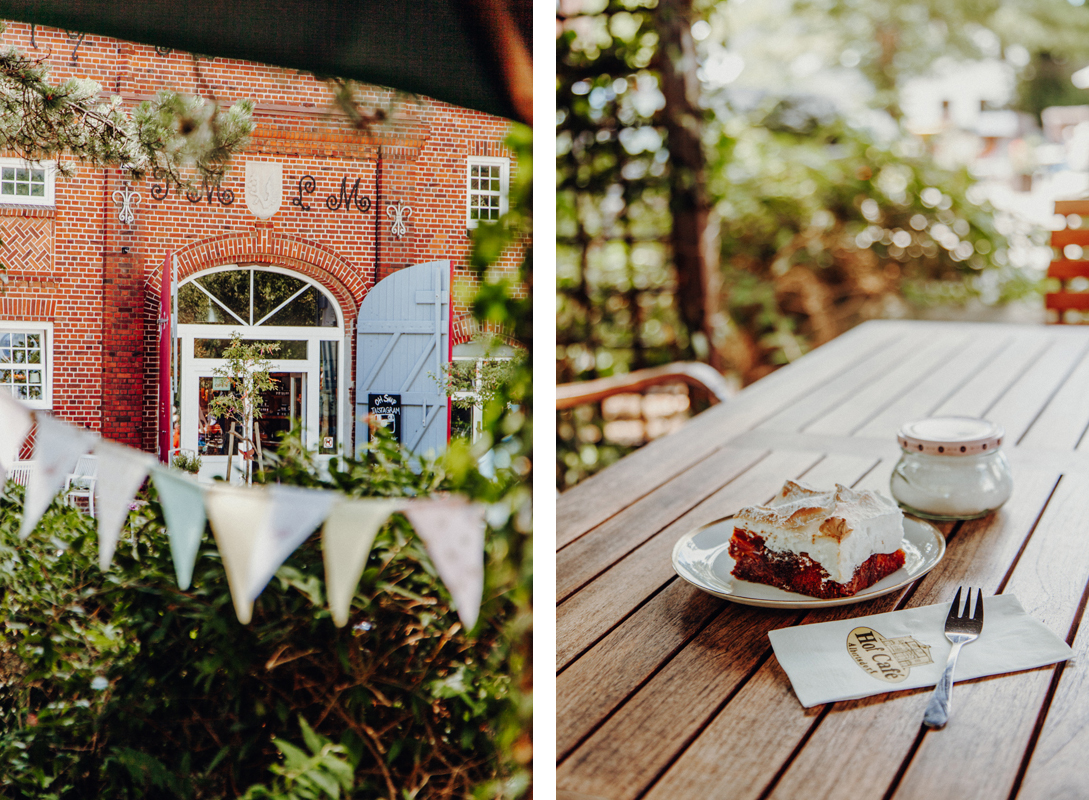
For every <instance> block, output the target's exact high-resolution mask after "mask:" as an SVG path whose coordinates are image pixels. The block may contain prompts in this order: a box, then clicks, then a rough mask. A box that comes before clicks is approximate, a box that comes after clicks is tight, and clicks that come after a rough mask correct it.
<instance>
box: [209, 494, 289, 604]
mask: <svg viewBox="0 0 1089 800" xmlns="http://www.w3.org/2000/svg"><path fill="white" fill-rule="evenodd" d="M271 509H272V501H271V499H270V498H269V495H268V492H267V491H265V490H263V489H243V488H241V487H233V486H216V487H213V488H210V489H208V491H206V492H205V494H204V510H205V511H206V512H207V513H208V521H209V522H210V523H212V533H213V534H215V537H216V546H217V547H218V548H219V555H220V557H221V558H222V559H223V568H224V569H225V570H226V572H227V585H228V587H230V590H231V599H232V600H234V610H235V613H236V614H237V615H238V621H239V622H241V623H242V624H243V625H247V624H249V621H250V619H251V618H252V617H253V599H252V598H249V597H247V596H246V588H247V587H248V586H249V585H250V580H249V573H250V564H251V563H253V549H254V546H255V545H256V544H257V543H258V542H259V541H260V539H261V537H262V531H263V530H264V528H265V526H266V525H268V515H269V512H270V510H271Z"/></svg>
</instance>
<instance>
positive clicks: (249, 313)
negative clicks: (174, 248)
mask: <svg viewBox="0 0 1089 800" xmlns="http://www.w3.org/2000/svg"><path fill="white" fill-rule="evenodd" d="M178 322H179V323H181V324H194V325H238V324H242V325H248V326H258V325H275V326H292V327H294V326H298V327H319V328H335V327H337V326H338V324H339V323H338V320H337V312H336V304H335V303H334V302H333V300H332V298H330V297H329V295H327V294H326V293H325V291H324V290H322V289H321V288H320V287H319V286H318V285H317V284H316V283H313V282H312V281H309V280H306V279H304V278H300V277H296V276H294V275H287V274H285V273H283V272H277V271H273V270H268V269H262V268H260V267H241V268H239V267H227V268H224V269H219V270H215V271H212V272H205V273H203V274H201V275H198V276H196V277H195V278H192V279H190V280H188V281H186V282H185V283H183V284H182V285H181V286H180V287H179V288H178Z"/></svg>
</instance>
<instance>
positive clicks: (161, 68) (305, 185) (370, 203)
mask: <svg viewBox="0 0 1089 800" xmlns="http://www.w3.org/2000/svg"><path fill="white" fill-rule="evenodd" d="M73 36H74V35H73V34H69V33H67V32H65V31H61V30H56V29H50V28H42V27H36V28H34V29H32V28H31V26H30V25H27V24H22V23H9V24H8V27H7V30H6V32H4V33H3V34H2V36H0V42H2V44H3V45H4V46H9V45H14V46H16V47H18V48H19V49H20V50H22V51H23V52H25V53H26V54H28V55H31V56H40V57H44V58H46V60H47V61H48V63H49V64H50V67H51V73H50V74H51V79H52V80H53V81H54V82H55V81H58V80H61V79H65V78H68V77H83V78H90V79H92V80H94V81H97V82H98V83H100V84H101V85H102V87H103V91H104V93H106V94H109V95H114V94H116V95H120V97H121V98H122V99H123V101H124V102H125V103H126V105H130V106H131V105H135V104H136V103H138V102H139V101H141V100H144V99H147V98H150V97H152V96H154V94H155V93H156V92H157V91H159V90H160V89H171V90H175V91H180V92H185V93H190V94H196V95H199V96H201V97H204V98H207V99H215V100H216V101H218V102H219V103H220V104H221V105H222V106H223V107H226V106H229V105H230V104H231V103H232V102H234V101H235V100H238V99H243V98H248V99H250V100H252V101H253V102H254V103H255V112H254V120H255V122H256V130H255V133H254V135H253V136H252V138H251V140H250V142H249V144H248V146H247V147H246V149H245V150H244V152H242V153H241V154H239V155H238V156H237V157H236V158H235V160H234V162H233V163H232V168H231V170H230V172H229V174H228V176H227V178H226V179H225V180H224V182H223V184H222V186H221V187H220V188H219V189H218V190H214V191H210V192H209V191H200V192H197V193H192V194H189V195H188V196H186V194H184V193H182V192H179V191H178V190H177V188H176V187H173V186H165V185H163V184H161V183H156V182H155V181H154V180H151V179H148V180H145V181H142V182H140V183H130V182H129V181H128V180H127V179H126V178H125V177H124V175H123V174H122V172H121V171H120V170H117V169H96V168H91V167H87V166H82V165H81V166H79V167H78V170H77V173H76V175H75V177H73V178H69V179H64V178H59V177H56V176H55V174H54V171H53V169H52V168H51V165H49V164H44V165H27V164H25V163H24V162H21V161H19V160H17V159H12V158H4V159H0V238H2V240H3V245H4V246H3V248H2V250H0V262H2V263H4V264H5V265H6V266H7V270H8V272H7V285H6V289H5V290H4V292H3V293H2V294H0V337H4V336H7V338H0V389H3V388H7V389H8V390H10V391H13V392H14V393H15V394H16V396H21V397H23V398H24V399H26V400H27V401H28V402H29V403H30V404H31V405H34V406H37V407H39V408H46V409H51V410H52V411H53V412H54V413H55V414H56V415H57V416H58V417H61V418H63V419H66V420H69V421H71V422H74V423H77V424H79V425H82V426H85V427H87V428H90V429H92V430H95V431H99V432H100V433H101V434H102V435H104V436H107V437H109V438H111V439H114V440H116V441H120V442H123V443H126V444H129V445H132V446H135V447H140V448H142V449H145V450H148V451H155V449H156V435H157V424H156V406H157V403H158V391H157V384H158V380H159V364H160V362H159V358H158V356H157V348H158V343H159V325H158V319H159V315H160V307H159V289H160V285H161V280H162V269H163V266H164V264H165V263H168V261H167V258H168V255H171V257H172V258H173V259H174V260H175V262H176V265H177V285H178V287H179V289H178V294H179V300H178V302H179V306H178V312H179V317H178V319H177V323H178V326H177V327H178V329H179V330H180V331H181V332H180V333H179V337H180V342H179V343H178V346H177V348H176V349H175V353H176V354H177V353H180V354H181V357H180V359H179V358H177V357H176V358H175V360H176V361H178V362H180V363H178V364H177V369H178V370H179V374H178V378H179V382H178V384H177V391H178V398H179V403H178V405H179V408H178V419H177V422H178V424H179V425H180V429H179V431H178V436H179V440H178V444H180V445H181V446H182V447H186V446H187V445H188V446H189V447H190V448H194V446H195V447H196V448H200V449H203V450H205V451H207V450H208V444H207V441H205V439H203V438H201V437H203V436H204V433H205V425H206V422H205V420H204V419H203V405H202V404H203V402H204V400H206V399H207V397H206V396H207V395H208V394H209V392H210V391H211V390H212V385H213V384H214V382H215V379H214V378H213V377H211V375H210V373H209V371H208V369H207V368H208V366H209V365H210V364H211V362H210V361H207V360H205V361H201V359H200V357H201V356H203V357H205V358H208V357H214V356H215V355H217V353H215V352H214V350H215V347H216V344H215V342H216V341H217V339H216V337H217V336H218V337H219V340H222V339H223V338H225V337H226V336H227V335H228V329H231V330H233V329H235V328H238V327H241V328H243V329H245V330H244V335H245V336H246V338H250V339H258V340H276V341H286V342H288V348H287V351H285V352H283V353H281V356H283V357H287V358H286V361H285V362H284V363H280V362H277V367H276V371H277V372H278V373H280V374H282V375H284V376H289V378H290V381H289V382H285V381H286V380H287V379H285V380H282V381H281V383H282V384H283V391H282V392H281V395H283V396H281V397H280V402H281V404H286V405H285V408H287V406H290V411H291V413H294V414H295V415H296V417H297V418H298V417H299V416H300V415H301V413H302V411H301V409H302V408H303V407H306V408H308V409H310V410H309V411H308V412H307V413H308V414H309V415H310V420H311V423H313V425H312V427H314V426H315V425H316V427H317V428H320V431H317V430H315V431H313V433H314V434H316V435H317V436H318V438H319V439H320V440H321V442H320V444H322V445H326V444H328V443H329V441H330V439H329V437H330V436H332V442H333V445H334V446H333V447H332V448H329V447H322V452H328V453H331V452H334V451H335V450H336V449H344V450H346V451H348V452H350V451H351V450H352V449H353V447H354V446H355V445H356V444H357V442H356V439H357V434H356V430H355V427H354V424H353V417H354V416H355V415H356V406H355V404H356V397H355V390H356V381H357V380H362V379H363V376H360V375H357V374H356V372H357V368H358V365H357V359H356V355H357V354H356V349H357V344H356V336H355V330H356V324H357V320H358V319H359V313H360V308H361V305H362V304H363V302H364V300H365V298H366V297H367V296H368V294H369V293H370V292H371V290H372V289H373V288H374V287H375V286H376V284H378V283H379V282H380V281H382V280H383V279H384V278H386V277H388V276H390V275H391V274H393V273H396V272H397V271H399V270H403V269H404V268H406V267H410V266H412V265H418V264H425V263H428V262H446V261H449V262H450V265H451V269H452V277H451V278H450V279H449V280H450V281H451V283H452V286H453V292H452V293H451V297H452V308H451V314H450V322H449V323H444V324H449V327H450V329H451V335H450V344H452V345H456V344H458V343H461V342H464V341H465V340H466V339H468V338H469V326H468V324H467V317H466V312H465V308H464V298H465V297H467V296H468V294H467V290H469V289H470V288H471V286H470V282H471V277H470V273H469V272H468V270H467V268H466V264H467V257H468V252H469V246H470V240H469V238H468V234H467V228H468V227H471V226H472V225H473V224H474V222H473V220H472V217H474V216H480V214H481V212H479V211H477V212H476V213H471V211H470V207H471V206H472V208H474V209H481V208H483V209H484V212H483V214H484V215H485V216H487V215H489V214H491V213H497V212H498V211H500V210H502V208H503V207H504V206H505V203H506V189H507V186H508V183H509V179H510V174H511V172H512V171H513V170H514V169H515V168H516V165H515V164H514V162H513V160H512V157H511V153H510V152H509V151H508V150H507V149H506V148H505V147H504V144H503V141H504V138H505V136H506V134H507V132H508V129H509V123H508V122H507V121H506V120H503V119H500V118H497V117H491V116H488V115H486V114H483V113H480V112H476V111H470V110H466V109H461V108H457V107H454V106H450V105H447V104H444V103H442V102H439V101H435V100H431V99H428V98H424V97H408V96H404V95H401V94H398V93H395V92H393V91H391V90H385V89H380V88H377V87H372V88H369V89H367V90H366V91H365V92H364V93H363V95H362V101H363V105H365V106H367V107H369V108H373V109H375V110H377V111H379V112H381V114H382V115H383V117H384V119H383V120H382V121H381V122H379V123H377V124H375V125H373V126H371V127H370V128H369V129H367V130H359V129H356V128H353V126H352V125H351V124H350V123H349V121H348V118H347V116H345V115H344V114H343V113H341V112H340V111H338V110H337V109H335V108H334V106H333V103H332V93H331V91H330V90H329V88H328V87H327V86H326V84H325V83H324V82H322V81H320V80H318V79H316V78H314V77H313V76H311V75H308V74H306V73H302V72H298V71H294V70H286V69H281V68H277V67H270V66H265V65H261V64H254V63H248V62H243V61H237V60H229V59H222V58H214V59H207V58H203V57H200V58H198V59H194V57H193V56H191V55H190V54H188V53H180V52H171V51H161V50H157V49H156V48H153V47H149V46H144V45H139V44H132V43H128V42H123V41H118V40H116V39H109V38H105V37H100V36H93V35H87V36H83V37H78V38H73ZM248 171H249V173H251V174H252V176H251V177H250V178H249V180H250V181H252V182H253V183H252V185H251V192H250V198H252V200H248V199H247V191H246V184H247V174H248ZM277 177H279V180H276V178H277ZM133 193H135V194H133ZM492 209H494V212H493V211H492ZM127 212H131V215H130V214H129V213H127ZM516 257H517V256H516V255H515V254H511V255H510V256H509V257H507V258H506V259H505V260H504V261H503V262H501V264H500V268H501V269H510V270H514V269H515V268H516ZM247 281H249V284H248V286H247ZM186 287H188V288H186ZM292 297H294V298H295V299H294V300H292V299H291V298H292ZM247 298H248V299H247ZM459 300H460V301H461V302H459ZM285 303H286V305H285ZM247 304H248V308H247V307H246V306H247ZM281 306H282V307H281ZM315 315H316V316H315ZM187 325H189V326H191V327H190V328H186V326H187ZM208 325H213V326H214V325H218V326H219V327H218V328H208V327H207V326H208ZM304 328H305V330H304ZM186 331H189V332H188V333H186ZM202 342H203V344H202ZM300 342H306V343H307V344H306V345H305V346H304V345H302V344H300ZM5 343H6V346H7V350H5V349H4V347H5ZM444 346H445V345H444ZM187 347H188V348H195V350H192V349H191V350H186V349H185V348H187ZM202 347H203V348H204V350H203V351H202V350H201V348H202ZM293 347H297V348H299V349H298V350H297V352H294V351H291V348H293ZM209 348H211V349H209ZM288 351H290V352H288ZM319 351H320V353H319ZM5 354H6V355H5ZM304 356H305V357H304ZM19 358H21V359H23V360H22V361H18V362H17V363H16V361H17V359H19ZM194 359H195V360H194ZM5 360H6V362H7V363H6V364H5V363H4V362H5ZM19 365H21V366H19ZM201 365H203V368H204V369H203V372H201V374H200V375H196V374H195V373H193V371H194V370H196V369H197V368H198V367H200V366H201ZM16 366H19V369H18V370H16V369H14V368H15V367H16ZM6 367H12V369H6ZM187 370H188V371H189V373H190V374H187V373H186V371H187ZM330 378H331V380H330ZM17 379H18V380H17ZM296 381H297V383H296ZM319 381H320V383H321V386H320V387H319V386H318V384H319ZM289 383H290V385H289ZM187 387H188V388H187ZM198 390H199V393H200V396H201V397H202V398H204V399H202V400H201V401H200V403H201V405H200V408H196V407H194V405H193V404H194V401H195V398H196V395H195V394H193V392H194V391H198ZM187 392H188V393H189V394H187ZM292 403H295V404H296V405H291V404H292ZM316 406H321V407H322V408H323V409H324V410H323V411H322V412H321V415H322V416H321V418H320V419H318V417H317V416H315V412H314V408H315V407H316ZM330 409H331V411H330ZM304 421H305V420H304ZM269 424H270V426H274V425H273V423H272V422H270V423H269ZM194 425H198V426H200V427H201V432H200V434H199V435H198V433H197V431H196V430H195V429H194V428H193V426H194Z"/></svg>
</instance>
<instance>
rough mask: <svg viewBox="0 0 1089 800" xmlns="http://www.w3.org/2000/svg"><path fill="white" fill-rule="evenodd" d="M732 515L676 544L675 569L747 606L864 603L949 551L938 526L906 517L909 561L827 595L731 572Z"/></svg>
mask: <svg viewBox="0 0 1089 800" xmlns="http://www.w3.org/2000/svg"><path fill="white" fill-rule="evenodd" d="M732 519H733V517H726V518H725V519H720V520H716V521H715V522H711V523H709V524H707V525H704V526H702V527H700V528H696V529H695V530H694V531H690V532H689V533H686V534H685V535H684V536H682V537H681V538H680V540H679V541H678V542H677V544H676V545H674V547H673V569H674V570H675V571H676V572H677V574H678V575H680V576H681V577H682V578H684V579H685V580H686V581H688V582H689V583H690V584H692V585H693V586H695V587H696V588H698V589H702V590H703V591H705V592H709V593H710V594H713V595H715V596H716V597H722V598H725V599H726V600H732V601H733V602H735V603H741V604H743V605H747V606H763V607H764V608H825V607H828V606H845V605H849V604H851V603H861V602H862V601H864V600H872V599H873V598H875V597H880V596H881V595H883V594H889V593H890V592H895V591H896V590H897V589H900V588H902V587H904V586H907V585H908V584H909V583H911V582H912V581H914V580H918V579H919V578H921V577H922V576H923V575H926V573H928V572H930V570H932V569H934V567H935V566H937V564H938V562H939V561H941V560H942V556H944V555H945V537H944V536H942V534H941V532H940V531H939V530H938V529H937V528H935V527H934V526H933V525H931V524H930V523H929V522H924V521H923V520H921V519H916V518H915V517H907V516H905V517H904V541H903V542H902V543H901V544H900V547H901V548H903V551H904V566H902V567H901V568H900V569H898V570H896V572H894V573H892V574H891V575H886V576H885V577H884V578H882V579H881V580H879V581H878V582H877V583H875V584H874V585H873V586H870V587H869V588H867V589H863V590H862V591H860V592H858V593H857V594H854V595H852V596H851V597H833V598H829V599H827V600H822V599H820V598H817V597H810V596H809V595H804V594H798V593H797V592H787V591H784V590H782V589H777V588H776V587H774V586H767V585H765V584H762V583H750V582H749V581H743V580H739V579H738V578H735V577H734V576H733V575H731V574H730V572H731V570H733V568H734V559H733V557H732V556H731V555H730V553H729V551H728V547H729V544H730V537H731V536H733V532H734V524H733V522H732V521H731V520H732Z"/></svg>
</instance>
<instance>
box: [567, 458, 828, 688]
mask: <svg viewBox="0 0 1089 800" xmlns="http://www.w3.org/2000/svg"><path fill="white" fill-rule="evenodd" d="M819 458H821V454H820V453H808V454H805V455H799V454H797V453H789V454H772V455H771V456H769V457H768V458H766V459H764V460H763V461H760V462H758V463H757V464H756V465H755V466H754V467H753V468H752V469H750V470H748V471H747V472H745V473H744V474H743V475H741V476H740V477H739V478H737V479H736V480H735V481H733V482H732V483H730V484H727V485H726V486H725V487H723V488H722V489H721V490H720V491H718V492H716V493H715V494H714V495H712V496H711V497H709V498H708V499H707V500H705V501H704V502H702V503H700V505H698V506H697V507H696V508H694V509H693V510H692V511H690V512H689V513H688V514H685V515H684V516H683V517H681V518H680V519H678V520H677V521H676V522H674V523H673V524H671V525H670V526H668V527H667V528H665V529H663V530H662V531H661V532H660V533H658V534H656V535H655V536H654V537H652V538H651V539H650V540H648V541H647V542H646V543H645V544H643V545H641V546H640V547H639V548H637V549H636V550H634V551H632V552H631V553H630V554H628V555H627V556H626V557H625V558H623V559H621V560H620V561H618V562H617V563H616V564H615V565H614V566H613V567H612V568H611V569H609V570H606V571H605V572H603V573H602V574H601V575H600V576H598V578H597V579H596V580H595V581H594V582H593V583H591V584H590V585H589V586H587V587H585V588H584V589H582V591H580V592H579V593H578V594H576V595H575V596H574V597H572V598H570V599H568V600H566V601H565V602H564V603H563V604H562V605H560V606H559V609H558V611H557V615H556V640H557V641H556V650H557V653H556V664H557V668H562V667H563V666H564V665H565V664H567V663H568V662H569V661H570V660H571V659H572V658H574V657H575V656H577V655H578V654H579V653H580V652H581V651H582V650H584V649H586V648H587V647H589V646H590V645H591V644H593V643H594V642H595V641H596V640H597V639H598V638H600V637H601V636H603V635H604V634H605V633H607V632H608V631H609V630H610V629H612V628H613V627H615V626H616V625H617V624H619V623H620V622H621V620H623V619H624V618H625V617H627V616H628V614H630V613H631V612H632V611H634V610H635V608H637V607H638V606H639V605H640V604H641V603H642V602H644V601H645V600H646V599H647V598H648V597H650V596H651V595H653V594H654V593H656V592H657V591H658V590H659V589H660V588H661V587H662V586H664V585H665V584H666V583H667V582H668V581H670V580H672V578H673V575H674V573H673V566H672V563H671V561H670V557H671V554H672V552H673V545H674V544H675V543H676V541H677V539H678V538H680V536H681V535H682V534H683V533H685V532H687V531H690V530H692V529H693V528H696V527H698V526H700V525H704V524H706V523H708V522H712V521H713V520H716V519H720V518H721V517H727V516H729V515H730V514H733V513H734V512H735V511H737V509H738V508H740V507H741V506H743V505H748V504H751V503H752V502H753V498H754V497H759V498H763V499H762V500H761V501H760V502H766V501H767V500H768V499H770V498H771V497H772V495H774V494H775V492H776V491H778V489H779V488H780V487H781V486H782V484H783V478H784V476H798V475H801V474H803V473H804V472H805V470H806V469H808V468H809V467H810V466H812V465H813V464H814V463H816V461H817V460H818V459H819Z"/></svg>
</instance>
